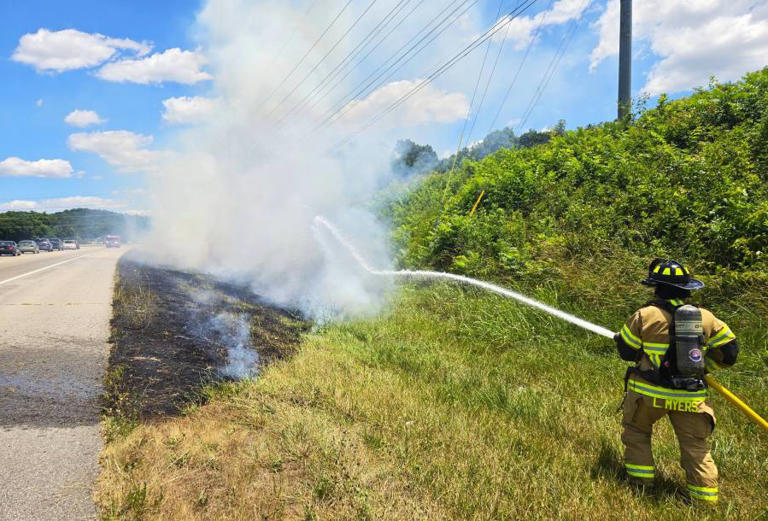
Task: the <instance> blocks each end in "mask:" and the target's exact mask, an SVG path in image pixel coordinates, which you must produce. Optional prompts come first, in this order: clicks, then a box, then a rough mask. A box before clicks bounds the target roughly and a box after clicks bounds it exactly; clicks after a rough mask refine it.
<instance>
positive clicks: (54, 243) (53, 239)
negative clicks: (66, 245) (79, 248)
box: [48, 237, 62, 251]
mask: <svg viewBox="0 0 768 521" xmlns="http://www.w3.org/2000/svg"><path fill="white" fill-rule="evenodd" d="M48 240H49V241H51V246H52V247H53V249H54V250H59V251H61V250H62V247H61V239H58V238H56V237H51V238H49V239H48Z"/></svg>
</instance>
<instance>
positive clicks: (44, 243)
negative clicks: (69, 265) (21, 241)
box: [35, 239, 53, 251]
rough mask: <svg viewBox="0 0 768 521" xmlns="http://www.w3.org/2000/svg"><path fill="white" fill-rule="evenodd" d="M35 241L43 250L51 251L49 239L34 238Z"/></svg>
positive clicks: (51, 246)
mask: <svg viewBox="0 0 768 521" xmlns="http://www.w3.org/2000/svg"><path fill="white" fill-rule="evenodd" d="M35 242H36V243H37V246H38V248H40V249H41V250H43V251H53V245H52V244H51V241H49V240H48V239H35Z"/></svg>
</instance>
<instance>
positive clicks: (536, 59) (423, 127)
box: [0, 0, 768, 212]
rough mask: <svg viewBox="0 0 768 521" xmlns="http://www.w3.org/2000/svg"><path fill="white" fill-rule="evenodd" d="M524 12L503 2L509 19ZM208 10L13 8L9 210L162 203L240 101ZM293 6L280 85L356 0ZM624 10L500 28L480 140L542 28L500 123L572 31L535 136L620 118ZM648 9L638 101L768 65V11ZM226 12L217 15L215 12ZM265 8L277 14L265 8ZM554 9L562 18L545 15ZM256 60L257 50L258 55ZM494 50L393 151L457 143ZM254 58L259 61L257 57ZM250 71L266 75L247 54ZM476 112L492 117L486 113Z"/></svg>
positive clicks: (477, 21) (473, 12) (508, 120)
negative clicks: (203, 130) (220, 109)
mask: <svg viewBox="0 0 768 521" xmlns="http://www.w3.org/2000/svg"><path fill="white" fill-rule="evenodd" d="M240 1H243V2H244V1H245V0H216V3H218V4H227V3H228V4H233V5H237V3H238V2H240ZM246 3H247V2H246ZM517 3H518V2H517V1H516V0H515V1H514V2H513V1H511V0H507V1H504V2H503V4H502V5H503V7H504V9H503V11H508V10H510V9H511V7H512V6H514V5H517ZM205 4H207V2H196V1H175V0H164V1H162V2H149V1H137V0H134V1H119V2H118V1H102V2H96V1H69V2H60V1H41V0H28V1H25V2H12V1H9V0H5V1H2V2H0V78H2V81H0V210H3V209H22V210H23V209H35V210H44V211H45V210H47V211H54V210H57V209H61V208H68V207H78V206H89V207H103V208H112V209H115V210H119V211H136V212H141V211H145V210H146V209H147V205H146V203H145V201H144V196H145V195H146V194H145V193H144V189H145V186H146V183H145V181H146V176H147V175H162V173H161V172H158V171H157V170H156V169H154V168H153V166H152V165H153V162H154V161H155V160H156V159H157V157H159V155H160V154H161V153H162V151H163V150H164V149H165V148H166V147H171V146H172V143H173V141H174V137H175V136H177V135H178V134H179V132H183V129H184V128H186V127H187V126H188V125H189V124H200V123H201V122H204V120H205V118H215V117H216V106H217V105H216V103H218V102H219V101H217V100H220V99H224V98H225V97H226V93H227V88H226V85H220V84H219V74H218V73H220V72H221V71H222V68H225V67H227V66H232V62H231V61H228V60H226V59H220V54H221V53H220V52H219V51H221V50H222V49H224V50H226V49H227V42H221V41H220V40H221V36H220V35H219V36H217V38H218V40H217V41H215V42H214V41H212V40H211V38H209V36H208V35H207V34H206V29H207V27H206V25H205V23H206V22H205V20H204V21H203V22H201V21H199V20H198V13H199V11H200V10H201V8H203V7H205ZM251 4H257V5H258V4H265V5H267V4H269V2H267V1H261V0H260V1H254V2H251ZM278 4H282V5H281V6H280V8H281V9H284V10H288V11H290V13H288V14H287V15H286V16H287V17H286V18H281V19H280V22H279V23H283V24H285V25H284V26H281V27H280V28H278V30H277V31H276V36H275V35H265V36H264V37H265V39H267V38H272V40H277V39H278V38H283V37H285V38H288V36H289V34H290V32H291V28H293V29H302V30H303V31H302V33H301V36H299V37H296V38H293V39H292V40H290V39H288V40H285V41H289V43H290V42H291V41H292V42H294V43H293V44H292V45H290V46H288V47H285V49H286V51H285V52H284V54H283V53H281V54H277V53H273V54H275V55H274V56H272V58H271V59H272V60H273V62H274V67H272V68H266V69H265V70H263V71H260V72H261V73H263V74H264V75H266V76H274V77H276V78H277V77H282V75H283V74H284V73H283V72H282V71H285V70H287V69H288V68H289V67H291V66H292V65H293V64H295V63H297V61H298V58H299V57H300V56H302V55H303V53H304V52H305V51H306V49H307V48H308V45H307V44H308V43H310V42H312V41H314V39H315V38H316V36H317V34H319V33H320V31H321V28H322V27H324V26H325V25H326V24H327V23H328V20H329V19H330V18H331V16H332V14H333V13H335V12H336V11H337V10H338V8H339V7H340V6H341V5H342V4H343V2H342V1H341V0H338V1H336V2H333V1H331V0H325V1H323V0H320V2H319V4H322V5H320V6H319V7H314V8H313V9H312V10H310V11H309V14H308V15H307V16H306V17H305V18H307V19H306V20H304V21H303V22H301V17H302V16H304V12H305V9H306V5H307V4H306V3H305V2H294V3H292V4H291V3H288V2H284V1H283V2H278ZM396 4H397V2H396V1H395V0H378V2H377V3H376V5H375V7H374V8H373V9H372V10H371V11H370V12H369V13H368V14H367V15H366V16H367V18H363V21H362V22H361V23H360V24H359V26H357V27H356V28H355V30H354V31H352V32H351V33H350V34H349V37H348V42H345V44H343V45H341V46H340V47H339V48H338V49H337V50H336V52H335V53H332V54H331V55H330V56H329V59H328V61H327V64H328V65H329V66H332V65H333V64H334V63H335V62H334V60H337V61H338V60H340V59H341V58H342V56H343V55H344V52H343V50H344V49H345V48H346V49H349V48H350V47H349V46H348V45H346V44H347V43H349V44H354V42H356V41H359V40H360V39H361V38H362V37H364V36H365V35H366V31H370V30H371V29H372V28H373V27H374V24H375V23H377V22H378V21H379V20H381V19H382V18H383V17H384V16H385V14H386V13H387V12H389V10H390V9H391V8H392V7H394V6H395V5H396ZM451 4H452V2H451V1H449V0H441V1H440V2H437V1H434V2H433V1H432V0H429V1H428V2H425V7H423V8H419V10H417V11H415V15H414V17H413V20H410V19H409V20H408V22H409V23H410V22H412V23H410V25H409V23H405V24H404V25H403V27H402V29H401V31H400V32H398V33H395V35H394V36H393V38H394V39H396V41H397V42H399V43H402V42H403V41H405V40H407V38H409V37H410V36H411V35H412V34H413V33H415V32H416V30H418V28H419V24H420V23H422V24H423V23H427V22H428V21H429V20H430V19H431V17H432V16H433V13H434V12H437V11H439V10H440V9H442V6H443V5H451ZM467 4H468V5H469V3H467ZM617 4H618V0H591V1H590V0H557V1H549V0H539V1H538V2H537V3H536V4H535V5H534V6H533V7H532V8H531V9H530V10H529V11H527V12H526V13H525V14H524V16H521V17H520V18H519V19H516V20H513V22H512V23H510V26H509V31H507V30H506V29H505V30H503V31H501V32H500V33H499V36H501V35H502V34H506V36H507V40H506V41H505V42H504V51H503V53H502V54H501V59H500V61H499V65H498V67H497V69H496V71H495V74H494V77H493V81H492V82H491V87H490V89H489V91H488V96H487V98H486V100H485V102H484V104H483V107H482V110H481V111H480V112H479V119H478V124H477V127H476V130H475V132H474V133H473V135H472V136H471V137H470V138H469V139H470V141H474V140H477V139H480V138H482V137H483V135H485V133H486V131H487V130H488V125H489V124H490V121H491V119H492V116H493V114H494V113H495V112H496V110H497V108H498V106H499V104H500V102H501V98H502V95H503V93H504V91H506V88H507V86H508V84H509V82H510V81H511V78H512V76H513V74H514V71H515V70H516V68H517V66H518V64H519V63H520V60H521V59H522V56H523V54H524V52H525V49H526V48H527V46H528V45H529V44H530V41H531V39H532V32H531V28H535V27H540V29H539V32H535V30H534V31H533V34H535V35H536V38H533V43H532V44H530V45H532V47H531V52H530V55H529V56H528V59H527V61H526V64H525V67H524V68H523V69H522V73H521V75H520V78H519V79H518V81H517V83H516V84H515V88H514V89H513V91H512V95H511V96H510V99H509V101H508V102H507V104H505V106H504V110H503V111H502V115H501V118H500V119H499V121H498V123H497V124H496V127H497V128H499V127H502V126H504V125H505V124H512V125H518V124H519V123H520V118H521V117H522V114H523V112H524V110H525V107H526V106H527V105H528V103H529V101H530V99H531V98H532V96H533V95H534V93H535V91H536V89H537V88H538V87H539V85H540V82H541V79H542V76H543V74H544V72H545V70H546V69H547V67H548V66H549V64H550V62H551V60H552V57H553V56H554V54H555V52H556V49H557V48H558V47H559V46H560V44H561V41H562V39H563V37H564V35H566V34H568V33H569V32H570V31H573V37H572V40H571V41H570V43H569V45H568V47H567V48H566V51H565V53H564V55H563V57H562V60H561V61H560V64H559V66H558V68H557V69H556V71H555V73H554V75H553V76H552V79H551V81H550V82H549V84H548V85H547V87H546V90H545V91H544V92H543V95H542V97H541V100H540V101H539V103H538V104H537V105H536V107H535V110H533V111H532V113H531V115H530V118H529V119H528V121H527V122H526V125H525V128H524V129H522V130H525V129H527V128H537V129H539V128H543V127H545V126H548V125H552V124H554V123H556V122H557V121H558V120H559V119H565V120H566V122H567V125H568V127H569V128H573V127H575V126H579V125H586V124H589V123H597V122H600V121H605V120H609V119H612V118H613V117H614V113H615V97H616V62H617V57H616V56H615V53H614V51H615V49H614V48H613V47H614V45H615V40H616V38H615V37H614V36H615V33H617V31H618V29H617V27H616V14H617V9H616V7H617ZM636 4H637V5H636V11H635V43H634V45H635V49H634V57H635V61H634V71H633V95H634V96H638V95H639V94H640V93H641V92H643V91H646V92H648V93H649V94H650V95H651V102H652V101H653V100H654V99H655V97H656V95H658V93H659V92H662V91H665V92H668V93H670V95H672V96H673V97H677V96H681V95H684V94H686V93H688V92H690V89H691V88H693V87H695V86H697V85H702V84H705V83H706V82H707V79H708V78H709V77H710V76H712V75H714V76H717V77H718V78H719V79H721V80H726V81H730V80H735V79H737V78H738V77H739V76H741V75H742V74H744V73H745V72H748V71H750V70H754V69H757V68H760V67H763V66H765V65H767V64H768V8H767V7H766V2H759V1H755V0H731V1H729V2H725V1H722V0H706V1H703V0H702V1H701V2H689V1H686V0H647V1H645V2H642V3H641V2H636ZM367 5H369V2H368V0H355V2H353V4H352V6H351V7H350V9H349V10H348V12H346V13H345V15H344V17H343V18H341V19H340V22H339V23H338V25H337V26H336V27H334V29H333V31H331V33H329V37H328V38H327V39H326V41H325V42H323V43H321V44H320V45H319V46H318V48H317V50H316V52H315V53H314V54H311V55H310V56H309V58H308V59H307V61H306V63H305V64H304V66H303V67H301V68H299V71H298V72H297V73H296V75H295V76H294V77H292V78H290V80H291V81H294V80H298V78H299V77H300V76H303V74H304V73H305V72H308V71H309V68H310V65H311V64H312V63H316V61H317V60H319V56H320V55H319V52H320V51H321V50H325V49H329V47H330V42H331V41H332V40H331V39H330V37H331V36H333V35H338V34H340V33H342V32H343V29H344V26H345V25H344V24H347V25H350V24H351V23H352V22H353V21H354V19H355V17H356V16H358V15H359V14H360V13H362V12H363V11H364V9H365V8H366V6H367ZM291 6H293V7H295V9H293V10H291V9H290V7H291ZM498 6H499V1H498V0H485V1H479V2H477V3H476V4H475V5H474V6H473V7H472V8H471V9H470V10H469V11H468V12H467V15H466V16H465V17H463V18H461V19H459V20H457V22H456V23H455V24H454V25H453V26H451V27H450V29H449V30H448V31H446V33H445V34H444V35H443V36H442V37H441V38H439V39H438V40H436V41H435V42H434V44H433V45H432V46H430V47H428V48H427V49H425V51H424V52H423V53H422V54H421V55H419V56H418V57H417V59H414V60H413V61H412V62H411V63H409V64H408V66H406V67H404V68H403V69H402V70H401V71H399V73H398V75H396V76H395V77H393V78H391V83H390V84H388V85H383V86H382V87H381V89H380V90H377V91H376V92H368V93H366V94H365V95H363V96H361V99H360V100H358V101H359V102H360V103H359V104H358V105H357V106H356V107H355V108H354V110H353V111H352V112H353V113H354V116H355V117H356V118H358V121H361V122H362V121H364V120H365V119H366V118H367V117H369V116H371V115H373V114H375V113H376V111H377V110H379V109H381V108H382V107H385V106H387V104H388V103H390V102H391V101H392V100H393V99H397V96H399V95H400V94H402V92H404V91H403V89H406V90H407V88H409V87H410V85H411V84H409V83H407V82H410V81H415V80H417V79H419V78H424V77H426V76H427V75H428V74H429V73H430V72H431V71H432V70H434V69H435V68H436V67H437V66H438V65H439V64H441V63H443V62H444V61H445V60H447V59H448V58H450V57H451V56H452V55H453V54H455V53H456V52H457V51H458V50H459V49H461V47H462V46H463V45H464V44H466V43H467V42H470V41H471V40H472V38H473V37H476V36H477V35H479V34H481V33H482V32H483V31H484V30H485V29H487V28H488V27H489V26H491V25H492V24H493V22H494V20H495V19H496V13H497V10H498ZM209 7H210V6H209ZM273 7H274V6H273ZM215 9H216V5H214V6H212V7H211V8H210V9H209V14H210V12H211V11H213V12H215ZM264 12H265V13H267V12H270V13H271V12H273V11H270V10H269V9H266V8H265V10H264ZM541 13H547V15H546V16H544V17H543V18H542V16H543V15H542V14H541ZM537 16H538V18H537ZM291 17H293V18H291ZM210 19H211V18H210V16H209V18H208V23H210ZM293 19H295V20H299V21H297V22H295V24H294V25H293V26H292V25H291V24H290V23H288V22H286V20H288V21H290V20H293ZM41 30H42V32H41ZM408 31H410V33H409V32H408ZM501 42H502V38H496V39H494V42H493V44H492V46H491V48H490V52H489V55H488V56H489V57H488V62H487V67H486V69H485V71H486V74H487V72H488V70H489V68H490V64H491V63H492V62H493V60H494V59H495V56H496V52H497V50H498V46H499V45H501ZM395 43H396V42H394V41H393V42H386V43H384V45H382V46H381V48H380V49H379V52H377V53H374V54H372V55H371V57H370V59H369V60H368V61H366V62H365V63H363V64H361V65H360V67H358V69H357V70H355V71H354V73H353V74H352V75H351V77H350V78H357V79H360V78H362V77H364V76H365V74H366V73H367V72H368V71H370V70H373V69H375V67H376V66H377V65H378V64H379V63H380V62H381V61H383V60H384V59H385V58H386V57H387V56H388V54H387V52H391V51H392V50H393V49H396V48H397V45H395ZM209 45H210V47H209ZM217 49H218V50H217ZM281 49H282V47H281ZM250 51H251V49H250V48H246V49H244V55H245V56H246V57H247V56H248V52H250ZM259 52H263V49H260V48H258V47H257V46H254V48H253V49H252V53H253V55H254V56H256V55H257V54H258V53H259ZM484 52H485V47H481V48H479V49H478V50H477V51H475V52H474V53H473V54H471V55H470V56H468V57H467V58H466V59H464V60H462V61H461V62H460V63H459V64H458V65H457V66H456V67H454V68H453V69H451V70H450V71H449V72H448V73H446V74H445V75H444V76H442V77H440V78H439V79H438V80H436V81H435V82H434V84H433V85H430V88H429V89H425V93H424V95H423V97H422V98H418V100H419V101H418V103H417V104H416V105H413V106H410V107H409V106H408V105H406V106H405V108H404V111H403V113H402V114H399V115H397V116H394V117H393V119H392V121H390V122H389V125H390V127H389V129H388V130H387V131H386V132H382V133H381V138H382V140H383V141H384V142H385V143H387V146H389V145H388V143H390V142H391V144H392V146H393V145H394V141H395V140H396V139H397V138H400V137H409V138H413V139H414V140H416V141H419V142H424V143H429V144H431V145H433V147H434V148H435V150H436V151H437V152H438V153H439V154H443V153H447V152H449V151H450V150H451V149H453V148H455V146H456V142H457V139H458V135H459V133H460V131H461V128H462V126H463V120H464V114H466V111H467V108H469V101H470V99H471V96H472V92H473V88H474V84H475V81H476V80H477V74H478V72H479V70H480V66H481V61H482V57H483V53H484ZM99 53H103V54H99ZM64 59H66V60H69V61H67V62H66V63H65V62H64V61H62V60H64ZM57 60H58V61H57ZM253 63H260V62H259V60H257V59H256V58H254V61H253ZM236 66H238V67H243V68H244V69H247V68H249V67H252V65H251V63H250V61H249V60H248V59H247V58H246V59H245V60H243V61H242V63H238V64H237V65H236ZM324 70H325V71H328V70H329V68H328V67H326V66H325V65H324V66H323V67H321V68H320V69H318V71H317V73H316V74H315V75H314V76H311V77H310V79H309V82H308V85H309V84H311V82H312V81H318V80H319V78H320V77H322V75H323V71H324ZM221 76H231V75H229V74H221ZM486 78H487V76H484V77H483V81H482V82H481V89H482V88H483V87H484V85H485V79H486ZM398 81H400V82H404V83H397V82H398ZM288 83H289V87H290V81H289V82H288ZM301 92H302V89H299V90H298V93H299V94H300V93H301ZM393 96H394V97H393ZM170 99H177V100H178V102H177V103H176V104H173V105H171V106H170V108H169V107H165V106H164V104H163V102H164V101H165V100H170ZM424 107H430V108H429V109H428V110H427V109H424ZM471 108H472V109H477V108H478V107H477V104H475V106H473V107H471ZM422 109H424V111H423V114H422V113H421V112H419V111H421V110H422ZM75 110H79V111H93V112H95V113H96V114H97V115H98V118H100V120H101V122H96V123H93V124H89V125H86V126H80V127H78V126H74V125H72V124H68V123H66V122H65V118H66V117H67V116H68V115H69V114H71V113H72V112H73V111H75ZM164 113H165V118H164V116H163V115H164ZM80 116H84V115H83V114H80ZM85 116H87V114H85ZM417 116H418V117H417ZM91 117H92V118H95V117H96V116H95V115H91ZM265 117H266V116H265ZM398 118H399V119H398ZM74 119H77V118H74ZM87 119H88V118H87V117H86V118H85V119H84V120H82V121H80V123H81V125H85V123H86V122H87ZM14 158H18V159H14ZM41 160H48V161H54V162H53V163H51V162H48V163H45V162H40V161H41Z"/></svg>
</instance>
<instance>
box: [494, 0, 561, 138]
mask: <svg viewBox="0 0 768 521" xmlns="http://www.w3.org/2000/svg"><path fill="white" fill-rule="evenodd" d="M553 3H554V0H550V2H549V6H548V7H547V9H546V10H545V11H544V15H543V16H542V17H541V20H539V25H538V26H536V30H535V31H534V33H533V35H532V36H531V41H530V42H528V47H526V49H525V54H524V55H523V59H522V60H520V65H519V66H518V67H517V71H516V72H515V75H514V77H513V78H512V81H511V82H510V84H509V87H508V88H507V92H505V93H504V98H503V99H502V101H501V103H500V104H499V109H498V110H497V111H496V115H495V116H494V117H493V121H492V122H491V125H490V127H488V132H486V134H490V133H491V132H492V131H493V127H494V126H495V125H496V121H497V120H498V119H499V115H500V114H501V111H502V110H503V109H504V105H506V103H507V99H508V98H509V94H510V93H511V92H512V88H513V87H514V86H515V83H516V82H517V78H518V77H519V76H520V72H521V71H522V70H523V66H524V65H525V61H526V60H527V59H528V55H529V54H530V52H531V49H532V48H533V44H534V43H535V42H536V40H537V38H538V36H539V31H540V30H541V27H542V26H543V25H544V20H546V18H547V16H548V15H549V12H550V10H551V9H552V4H553Z"/></svg>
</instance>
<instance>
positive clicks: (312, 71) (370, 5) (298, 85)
mask: <svg viewBox="0 0 768 521" xmlns="http://www.w3.org/2000/svg"><path fill="white" fill-rule="evenodd" d="M350 1H351V0H350ZM377 1H378V0H371V2H370V3H369V4H368V7H366V8H365V10H364V11H363V12H362V14H361V15H360V16H358V17H357V18H356V19H355V21H354V22H353V23H352V25H351V26H350V27H349V29H347V30H346V32H345V33H344V34H342V35H341V38H339V39H338V40H336V43H334V44H333V45H332V46H331V48H330V49H329V50H328V52H326V53H325V54H324V55H323V57H322V58H320V61H319V62H317V63H316V64H315V66H314V67H312V69H311V70H310V71H309V72H308V73H307V74H306V76H304V77H303V78H302V79H301V81H299V83H297V84H296V86H295V87H293V89H291V91H290V92H289V93H288V94H286V95H285V96H284V97H283V99H282V100H280V103H278V104H277V105H276V106H275V107H274V108H273V109H272V110H270V111H269V114H268V115H270V114H273V113H274V112H275V111H276V110H277V109H278V108H280V107H281V106H282V104H283V103H285V101H286V100H287V99H288V98H290V97H291V96H292V95H293V93H294V92H296V90H298V89H299V87H301V86H302V85H303V84H304V83H305V82H306V81H307V79H309V77H310V76H312V74H314V72H315V71H316V70H317V68H318V67H319V66H320V65H321V64H322V63H323V62H324V61H325V60H326V58H328V56H330V54H331V53H332V52H333V51H334V50H336V47H338V46H339V44H340V43H341V42H342V41H344V38H346V37H347V35H348V34H349V33H350V32H351V31H352V29H354V28H355V26H356V25H357V24H358V23H359V22H360V20H362V19H363V17H364V16H365V15H366V14H367V13H368V11H370V10H371V8H372V7H373V5H374V4H375V3H376V2H377Z"/></svg>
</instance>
